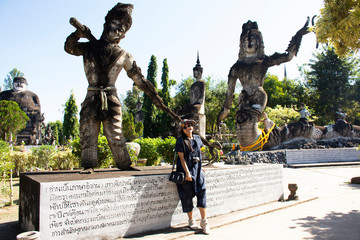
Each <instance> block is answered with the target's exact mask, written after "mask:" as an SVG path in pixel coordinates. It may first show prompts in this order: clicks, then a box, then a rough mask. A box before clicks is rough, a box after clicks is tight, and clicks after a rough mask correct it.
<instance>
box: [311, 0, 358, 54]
mask: <svg viewBox="0 0 360 240" xmlns="http://www.w3.org/2000/svg"><path fill="white" fill-rule="evenodd" d="M324 2H325V5H324V8H322V9H321V10H320V16H319V17H318V20H317V22H316V27H315V32H316V36H317V40H318V42H320V43H330V44H332V45H333V46H334V47H335V49H336V53H337V54H338V55H339V56H345V55H347V54H349V53H351V52H353V51H355V52H357V51H358V49H359V47H360V39H359V36H360V0H341V1H340V0H325V1H324Z"/></svg>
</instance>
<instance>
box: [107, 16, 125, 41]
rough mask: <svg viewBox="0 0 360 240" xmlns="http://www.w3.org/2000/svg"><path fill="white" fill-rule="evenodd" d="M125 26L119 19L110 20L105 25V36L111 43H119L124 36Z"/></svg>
mask: <svg viewBox="0 0 360 240" xmlns="http://www.w3.org/2000/svg"><path fill="white" fill-rule="evenodd" d="M125 32H126V27H125V25H124V24H122V23H121V21H120V20H111V22H110V23H109V24H108V26H107V32H106V38H107V40H108V41H109V42H111V43H119V42H120V40H121V39H123V38H124V37H125Z"/></svg>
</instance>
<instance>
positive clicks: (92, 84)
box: [65, 3, 180, 172]
mask: <svg viewBox="0 0 360 240" xmlns="http://www.w3.org/2000/svg"><path fill="white" fill-rule="evenodd" d="M132 9H133V5H131V4H123V3H118V4H117V5H116V6H114V7H113V8H112V9H111V10H110V11H109V12H108V14H107V15H106V17H105V24H104V30H103V33H102V35H101V38H100V39H99V40H97V39H96V38H95V37H94V36H93V35H92V34H91V32H90V30H89V28H88V27H86V26H83V25H81V24H80V23H79V22H78V21H77V20H76V19H74V18H71V19H70V23H71V24H72V25H73V26H75V27H76V28H77V30H76V31H75V32H73V33H72V34H70V36H69V37H68V38H67V39H66V42H65V51H66V52H67V53H69V54H72V55H75V56H80V55H82V56H83V59H84V68H85V73H86V77H87V80H88V83H89V86H88V88H87V95H86V97H85V100H84V102H83V103H82V104H81V106H82V108H81V112H80V144H81V165H82V167H84V169H85V170H89V171H88V172H92V170H93V168H95V167H96V166H97V165H98V162H97V139H98V135H99V131H100V124H101V123H102V124H103V129H104V134H105V136H106V137H107V140H108V142H109V146H110V149H111V152H112V154H113V157H114V160H115V162H116V165H117V167H118V168H119V169H122V170H132V169H133V168H132V167H131V160H130V156H129V153H128V151H127V149H126V145H125V140H124V137H123V133H122V109H121V103H120V100H119V97H118V95H117V93H116V88H115V82H116V80H117V77H118V75H119V73H120V71H121V70H122V69H125V71H126V72H127V75H128V77H129V78H131V79H132V80H133V81H134V82H135V84H136V85H137V86H138V87H139V89H140V90H142V91H144V92H145V93H146V94H148V95H149V97H150V98H151V99H152V101H153V103H154V104H155V106H156V107H157V108H159V109H162V110H163V111H165V112H166V113H168V114H169V115H170V116H171V117H172V118H173V119H176V120H178V121H180V120H179V119H178V118H177V116H176V115H175V113H174V112H172V111H171V110H170V109H169V108H167V107H166V106H165V105H164V103H163V101H162V99H161V98H160V97H159V95H158V93H157V91H156V89H155V88H154V86H153V85H152V84H151V83H150V82H149V81H148V80H146V79H145V78H144V76H143V75H142V74H141V69H140V68H139V67H138V66H137V65H136V62H135V61H134V59H133V57H132V56H131V54H129V53H127V52H126V51H125V50H124V49H122V48H121V47H120V46H119V45H118V44H119V42H120V40H121V39H123V38H124V37H125V33H126V32H127V31H128V30H129V29H130V27H131V24H132V17H131V14H132ZM80 38H87V39H88V40H89V42H79V39H80ZM85 172H86V171H85Z"/></svg>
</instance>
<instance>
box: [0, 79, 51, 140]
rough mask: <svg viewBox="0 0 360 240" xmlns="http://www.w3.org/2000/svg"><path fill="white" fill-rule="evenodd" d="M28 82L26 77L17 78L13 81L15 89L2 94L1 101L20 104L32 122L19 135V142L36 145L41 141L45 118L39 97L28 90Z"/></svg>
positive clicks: (0, 95) (0, 94)
mask: <svg viewBox="0 0 360 240" xmlns="http://www.w3.org/2000/svg"><path fill="white" fill-rule="evenodd" d="M27 85H28V83H27V80H26V78H24V77H15V78H14V80H13V89H12V90H7V91H3V92H1V93H0V101H1V100H8V101H14V102H16V103H17V104H19V107H20V108H21V110H23V111H24V112H25V113H26V114H27V116H28V117H29V118H30V120H29V121H28V122H27V124H26V127H25V129H23V130H22V131H20V132H19V133H18V135H17V141H18V142H19V143H21V142H22V141H23V142H25V144H31V145H35V144H37V143H38V142H39V141H41V123H42V122H43V121H44V116H43V114H41V106H40V100H39V97H38V95H36V94H35V93H33V92H31V91H29V90H27Z"/></svg>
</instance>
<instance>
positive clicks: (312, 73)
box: [303, 47, 359, 125]
mask: <svg viewBox="0 0 360 240" xmlns="http://www.w3.org/2000/svg"><path fill="white" fill-rule="evenodd" d="M314 57H315V59H312V60H311V62H310V63H309V64H307V65H306V67H308V68H309V69H305V68H303V74H304V76H305V77H306V79H307V82H306V83H305V85H306V87H307V88H308V90H309V95H310V96H309V98H308V100H307V101H306V103H307V104H308V105H309V106H310V107H311V108H313V109H314V110H315V112H316V115H317V116H319V124H321V125H325V124H329V123H332V122H333V120H334V119H333V118H334V117H333V116H334V112H335V111H336V110H337V107H338V106H339V105H342V106H343V107H345V106H348V105H350V102H351V101H352V100H353V99H356V98H357V97H358V93H355V92H354V90H353V85H352V83H354V80H355V79H358V74H359V70H358V59H356V58H351V57H347V58H339V57H338V56H337V55H336V53H335V51H334V48H332V47H324V48H323V49H322V50H321V51H320V52H317V53H316V54H314Z"/></svg>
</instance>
